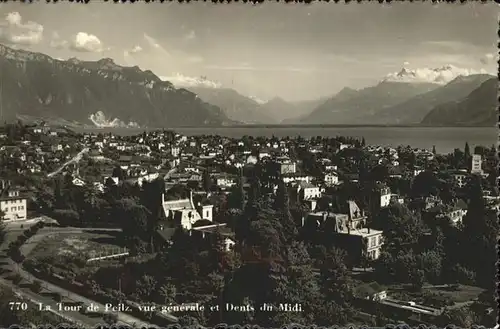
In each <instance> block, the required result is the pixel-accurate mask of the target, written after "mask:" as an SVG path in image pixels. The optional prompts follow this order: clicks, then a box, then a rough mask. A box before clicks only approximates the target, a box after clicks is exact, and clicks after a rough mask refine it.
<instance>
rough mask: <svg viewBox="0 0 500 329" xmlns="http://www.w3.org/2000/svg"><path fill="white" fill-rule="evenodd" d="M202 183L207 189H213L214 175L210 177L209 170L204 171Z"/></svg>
mask: <svg viewBox="0 0 500 329" xmlns="http://www.w3.org/2000/svg"><path fill="white" fill-rule="evenodd" d="M202 184H203V189H204V190H205V191H207V192H209V191H210V190H211V189H212V177H210V173H209V172H208V170H204V171H203V176H202Z"/></svg>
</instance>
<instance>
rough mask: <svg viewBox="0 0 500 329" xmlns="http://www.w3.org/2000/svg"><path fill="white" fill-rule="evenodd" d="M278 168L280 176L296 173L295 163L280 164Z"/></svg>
mask: <svg viewBox="0 0 500 329" xmlns="http://www.w3.org/2000/svg"><path fill="white" fill-rule="evenodd" d="M279 166H280V174H281V175H284V174H295V173H296V172H297V165H296V163H295V162H291V161H287V162H281V163H280V164H279Z"/></svg>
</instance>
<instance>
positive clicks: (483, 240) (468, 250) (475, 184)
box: [462, 176, 499, 289]
mask: <svg viewBox="0 0 500 329" xmlns="http://www.w3.org/2000/svg"><path fill="white" fill-rule="evenodd" d="M468 185H469V188H468V191H467V195H468V199H469V203H468V210H467V214H466V215H465V216H464V218H463V221H462V224H463V228H462V232H463V235H462V237H463V239H462V241H463V243H464V244H463V247H464V249H463V252H462V254H463V255H464V257H465V258H466V259H464V261H465V264H464V265H465V266H466V267H468V268H469V269H471V270H473V271H474V272H475V273H476V274H477V280H478V282H477V283H478V284H479V285H481V286H482V287H485V288H488V289H494V288H493V287H494V283H493V278H494V273H496V265H495V262H496V260H497V253H496V244H497V236H498V232H499V224H498V217H497V214H496V212H495V211H493V210H488V209H487V208H486V204H485V201H484V198H483V191H482V187H481V180H480V177H478V176H474V177H473V178H472V180H471V182H470V183H469V184H468Z"/></svg>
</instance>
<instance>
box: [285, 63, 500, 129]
mask: <svg viewBox="0 0 500 329" xmlns="http://www.w3.org/2000/svg"><path fill="white" fill-rule="evenodd" d="M450 69H455V68H454V67H453V66H445V67H443V68H440V69H435V70H427V71H423V72H424V73H427V74H428V75H429V74H431V75H432V77H433V78H434V79H435V80H431V82H422V81H421V80H423V79H421V76H418V74H416V73H415V71H411V70H402V71H401V72H399V73H398V74H394V75H390V76H389V77H390V79H384V80H382V81H381V82H380V83H378V84H377V85H375V86H373V87H368V88H364V89H361V90H358V91H356V90H353V89H350V88H344V89H342V90H341V91H340V92H339V93H338V94H336V95H335V96H333V97H332V98H330V99H328V100H327V101H326V102H325V103H323V104H321V105H320V106H318V107H317V108H316V109H315V110H313V111H312V113H311V114H309V115H307V116H304V117H302V118H299V120H297V121H296V122H294V123H296V124H325V123H329V124H380V125H394V124H405V125H415V124H423V125H437V126H442V125H451V126H453V125H472V126H474V125H479V126H492V125H495V124H496V122H497V116H498V114H497V108H496V106H497V96H496V95H497V91H498V87H497V85H496V84H495V81H496V78H494V77H493V76H492V75H488V74H482V73H480V74H470V75H459V74H455V76H456V77H455V78H453V79H452V80H451V81H446V80H444V77H446V76H448V77H450V76H452V77H453V75H452V74H448V75H447V74H444V73H446V72H445V71H446V70H450ZM420 72H422V71H420ZM417 73H418V71H417ZM459 73H462V71H459ZM465 73H467V72H465ZM465 73H464V74H465ZM412 77H413V78H415V79H414V81H412V80H411V79H410V78H412ZM415 80H416V81H415ZM467 95H468V96H467ZM466 96H467V97H466ZM481 97H488V99H481ZM444 113H448V114H451V113H454V115H453V116H445V115H444Z"/></svg>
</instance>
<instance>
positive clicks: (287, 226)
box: [274, 181, 298, 241]
mask: <svg viewBox="0 0 500 329" xmlns="http://www.w3.org/2000/svg"><path fill="white" fill-rule="evenodd" d="M274 209H275V210H276V211H277V212H278V214H279V216H280V221H281V225H282V226H283V228H284V230H285V232H284V234H285V236H286V239H287V240H289V241H291V240H293V239H294V238H295V237H296V236H297V233H298V231H297V226H296V224H295V221H294V219H293V217H292V213H291V212H290V201H289V197H288V191H287V188H286V185H285V183H284V182H283V181H280V183H279V185H278V190H277V192H276V198H275V201H274Z"/></svg>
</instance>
